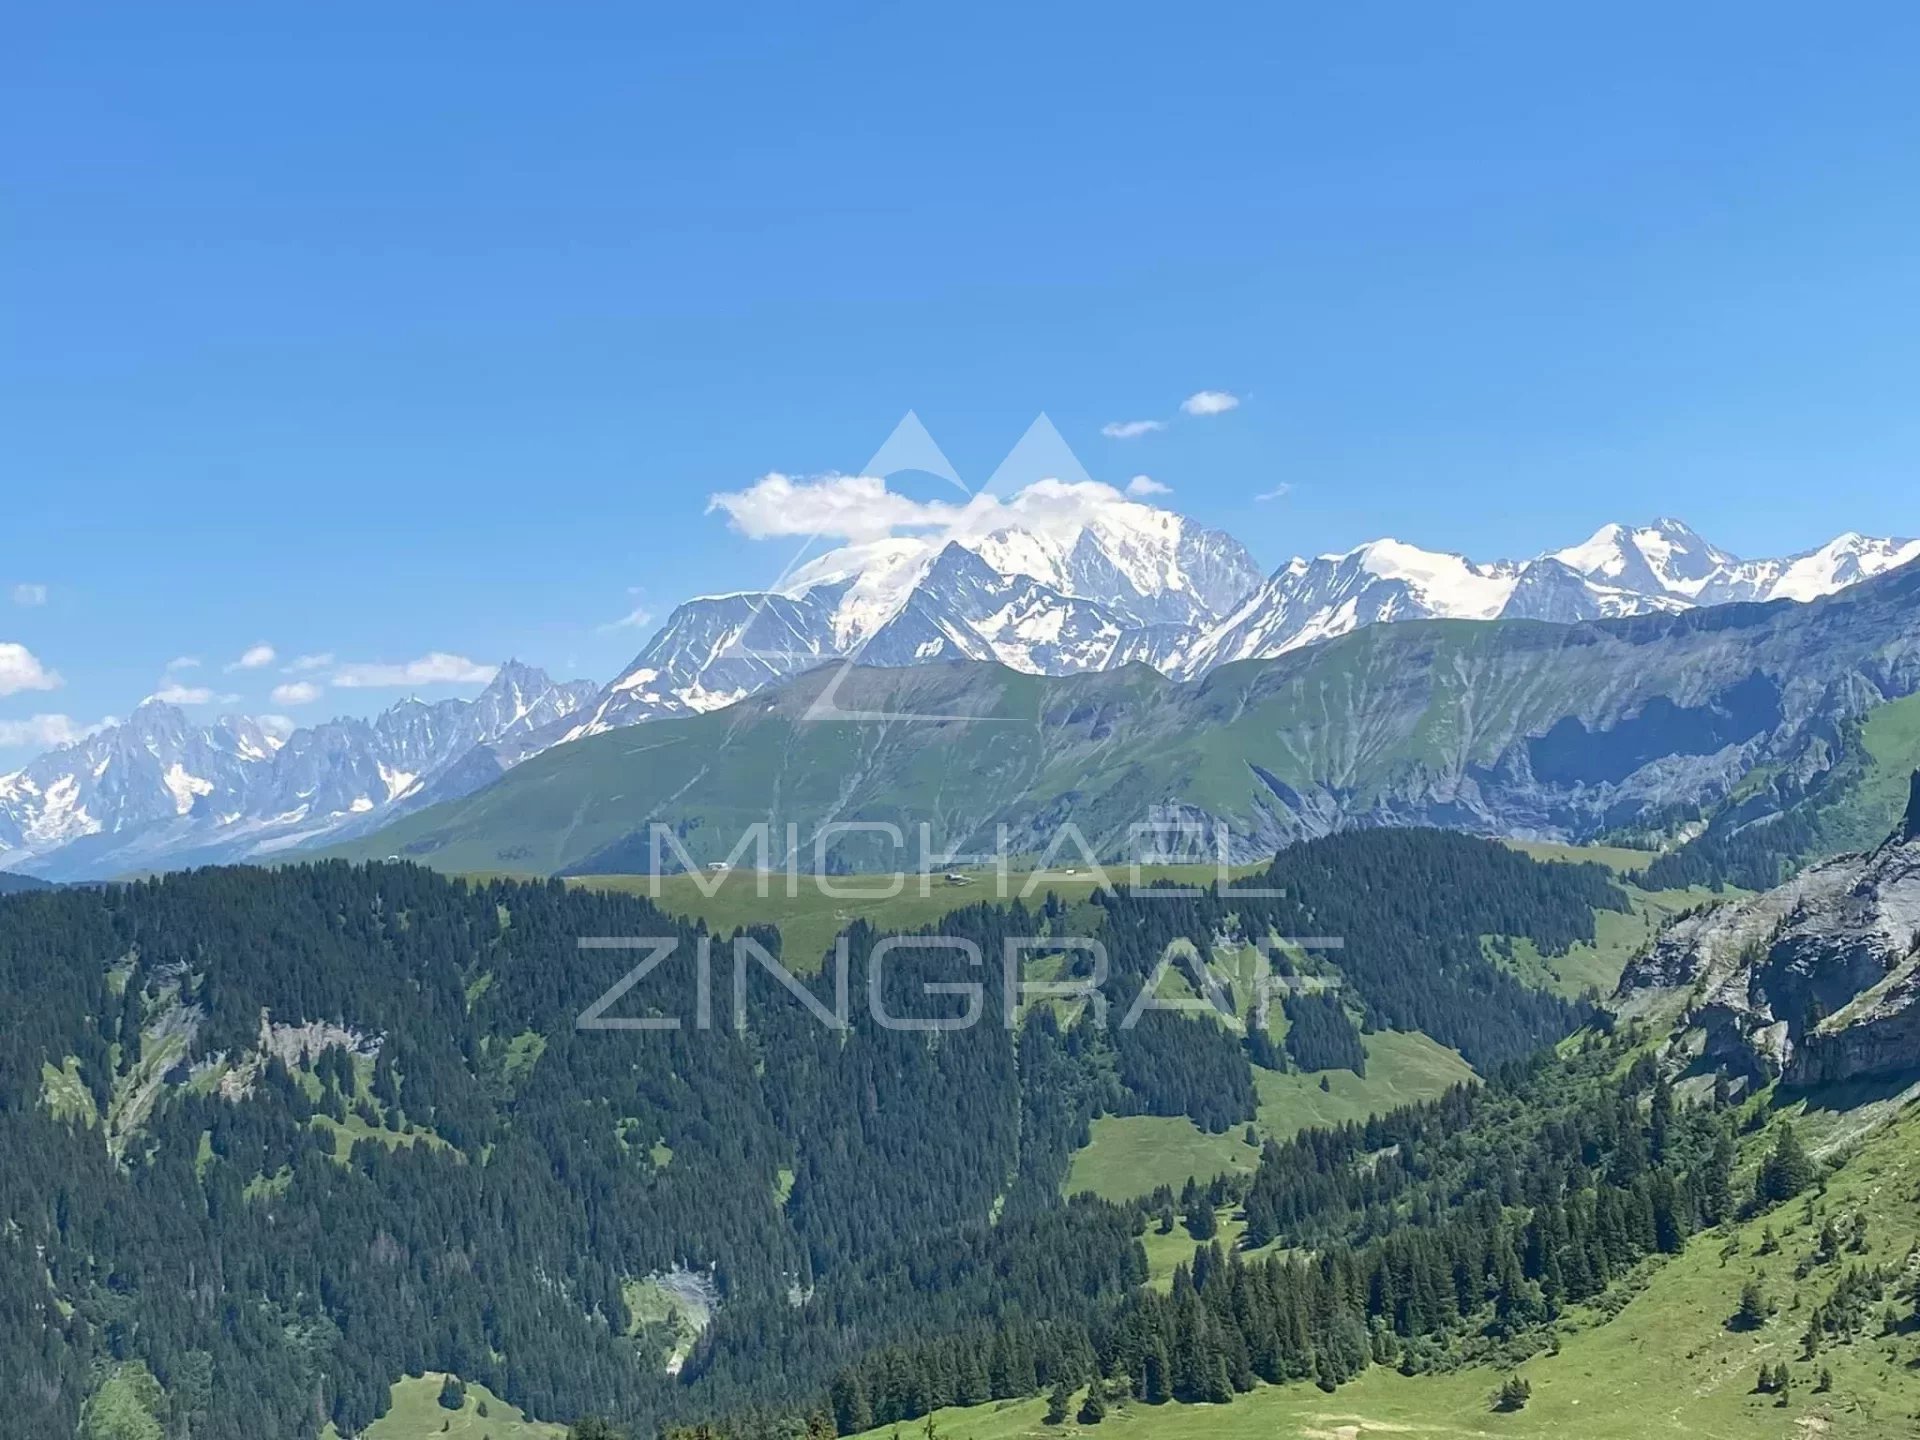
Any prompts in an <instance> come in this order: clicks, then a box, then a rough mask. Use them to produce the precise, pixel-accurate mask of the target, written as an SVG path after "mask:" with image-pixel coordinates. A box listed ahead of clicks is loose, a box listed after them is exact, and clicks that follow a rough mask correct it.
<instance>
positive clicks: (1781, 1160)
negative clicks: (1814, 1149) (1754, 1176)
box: [1756, 1124, 1815, 1205]
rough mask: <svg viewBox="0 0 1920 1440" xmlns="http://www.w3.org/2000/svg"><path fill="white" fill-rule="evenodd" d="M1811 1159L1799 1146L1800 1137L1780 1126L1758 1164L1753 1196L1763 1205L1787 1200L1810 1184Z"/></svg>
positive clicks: (1787, 1126) (1811, 1177) (1789, 1127)
mask: <svg viewBox="0 0 1920 1440" xmlns="http://www.w3.org/2000/svg"><path fill="white" fill-rule="evenodd" d="M1814 1173H1815V1171H1814V1164H1813V1159H1812V1157H1811V1156H1809V1155H1808V1154H1807V1152H1806V1150H1805V1148H1804V1147H1803V1146H1802V1145H1801V1144H1800V1137H1799V1135H1798V1134H1796V1133H1795V1132H1794V1128H1793V1126H1792V1125H1790V1124H1783V1125H1781V1127H1780V1133H1779V1135H1778V1136H1776V1137H1775V1139H1774V1142H1773V1149H1772V1150H1771V1151H1769V1152H1768V1154H1767V1158H1766V1159H1765V1160H1763V1161H1762V1162H1761V1163H1760V1175H1759V1179H1758V1182H1757V1185H1756V1193H1757V1196H1758V1198H1759V1200H1760V1203H1761V1204H1763V1205H1777V1204H1779V1203H1780V1202H1781V1201H1783V1200H1791V1199H1792V1198H1793V1197H1794V1196H1796V1195H1798V1194H1799V1193H1800V1192H1801V1191H1802V1190H1804V1189H1806V1188H1807V1186H1809V1185H1811V1184H1812V1183H1813V1177H1814Z"/></svg>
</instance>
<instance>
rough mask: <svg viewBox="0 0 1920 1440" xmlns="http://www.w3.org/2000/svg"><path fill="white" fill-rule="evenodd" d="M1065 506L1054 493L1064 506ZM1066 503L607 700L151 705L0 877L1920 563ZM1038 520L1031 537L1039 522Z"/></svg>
mask: <svg viewBox="0 0 1920 1440" xmlns="http://www.w3.org/2000/svg"><path fill="white" fill-rule="evenodd" d="M1049 487H1052V488H1051V489H1049ZM1039 492H1045V493H1044V495H1043V498H1045V499H1047V500H1048V501H1049V502H1051V508H1048V507H1041V508H1040V509H1039V510H1037V511H1036V510H1032V509H1029V510H1027V511H1021V512H1018V518H1019V521H1020V523H1006V522H1005V516H1006V513H1007V510H1005V509H1003V510H1002V511H1000V512H999V514H998V516H997V518H996V521H995V523H994V524H993V525H992V526H991V527H990V528H983V529H981V530H979V531H977V532H976V531H970V530H968V529H967V528H966V527H965V526H964V524H962V525H956V526H954V527H950V528H948V529H947V530H945V531H944V532H942V533H940V534H938V535H925V536H918V535H909V536H894V537H889V538H886V539H881V540H875V541H870V542H865V543H860V544H853V545H847V546H844V547H842V548H839V549H836V550H833V551H831V552H829V553H827V554H824V555H822V556H820V557H819V558H817V559H815V560H813V561H812V562H810V563H809V564H807V565H806V566H804V567H803V568H801V569H799V570H796V571H795V572H793V573H792V574H791V575H790V576H789V577H787V579H786V580H785V581H784V582H783V583H781V584H780V585H779V586H778V587H777V588H773V589H768V590H760V591H741V592H737V593H733V594H725V595H708V596H702V597H699V598H697V599H693V600H689V601H687V602H685V603H684V604H682V605H680V606H679V607H678V608H676V609H675V610H674V612H673V614H672V615H671V616H670V617H669V619H668V621H667V623H666V624H665V625H664V626H663V627H662V628H661V629H660V631H659V632H658V633H657V634H656V635H655V636H654V637H653V638H652V639H651V640H650V641H648V643H647V645H646V647H645V649H643V650H642V651H641V652H640V654H639V655H638V656H636V657H635V659H634V660H633V662H632V663H631V664H630V665H628V666H627V668H626V669H625V670H624V671H623V672H622V673H621V674H620V676H619V677H618V678H617V679H615V680H614V681H613V682H612V683H611V684H609V685H606V686H604V687H598V686H595V685H593V684H592V683H590V682H586V681H575V682H572V683H569V684H555V683H554V682H553V681H551V680H549V679H548V678H547V676H545V675H544V674H542V673H541V672H540V671H538V670H534V669H531V668H529V667H526V666H522V665H517V664H508V665H506V666H503V667H501V669H500V670H499V672H498V673H497V674H496V675H495V676H494V678H493V680H492V682H491V683H490V684H489V685H488V686H487V688H486V689H485V690H484V691H482V692H481V693H480V695H478V696H477V697H476V698H475V699H473V700H471V701H464V700H442V701H439V702H436V703H433V704H426V703H422V702H420V701H418V700H408V701H404V702H402V703H401V704H399V705H396V706H394V707H393V708H391V709H390V710H387V711H385V712H384V713H382V714H380V715H378V716H375V717H374V718H373V719H371V720H359V719H342V720H333V721H329V722H327V723H326V724H323V725H315V726H312V727H309V728H303V729H298V730H294V731H293V732H292V733H291V734H286V735H281V734H278V733H275V732H273V731H271V730H269V729H268V728H266V727H263V726H262V725H260V724H259V723H257V722H255V721H252V720H248V719H244V718H237V717H234V718H224V719H220V720H216V721H213V722H211V723H205V724H203V723H200V722H197V721H193V720H190V719H189V718H188V717H187V716H186V715H185V714H183V713H182V712H181V711H179V710H177V709H175V708H173V707H172V706H169V705H164V704H160V703H158V702H155V701H149V702H147V703H146V704H143V705H142V706H140V707H139V708H138V709H137V710H135V711H134V713H133V714H132V716H130V717H129V718H128V719H127V721H126V722H124V723H123V724H120V725H117V726H114V727H112V728H109V729H106V730H102V731H100V732H99V733H97V734H95V735H92V736H90V737H88V738H86V739H84V740H81V741H78V742H76V743H74V744H72V745H69V746H66V747H64V748H62V749H59V750H55V751H52V752H50V753H49V754H46V755H43V756H41V757H40V758H39V759H37V760H35V761H33V762H32V763H30V764H28V765H27V766H26V767H24V768H23V769H20V770H17V771H15V772H13V773H12V774H8V775H0V869H11V870H20V871H27V872H30V873H38V874H43V875H49V876H53V877H56V878H77V877H92V876H102V875H114V874H121V873H125V872H128V871H133V870H139V869H143V868H150V867H159V866H170V865H171V866H177V865H181V864H190V863H201V862H208V861H214V860H232V859H245V858H249V857H258V856H263V855H268V854H274V853H278V852H281V851H285V850H290V849H297V848H299V847H301V846H304V845H307V844H311V843H314V842H317V841H326V840H333V839H339V838H342V837H345V836H349V835H354V834H359V833H364V832H367V831H371V830H373V829H375V828H377V827H378V826H380V825H383V824H385V823H387V822H388V821H389V820H391V819H394V818H396V817H397V816H399V815H402V814H405V813H406V812H408V811H409V810H413V809H417V808H419V807H421V806H424V805H428V804H432V803H434V802H436V801H439V800H445V799H452V798H455V797H457V796H460V795H463V794H466V793H469V792H471V791H474V790H477V789H479V788H480V787H482V786H484V785H487V784H490V783H491V782H492V781H494V780H496V779H498V778H499V777H500V776H501V775H502V774H503V773H504V772H505V771H506V770H508V769H510V768H511V767H513V766H514V765H517V764H518V763H520V762H521V761H522V760H524V759H526V758H527V757H529V756H531V755H535V754H538V753H540V752H541V751H543V750H546V749H548V748H550V747H552V746H554V745H558V744H563V743H566V742H567V741H570V740H574V739H578V738H580V737H582V736H585V735H592V734H597V733H600V732H601V731H605V730H610V729H614V728H617V727H621V726H626V725H633V724H636V723H639V722H642V721H647V720H657V719H663V718H671V717H674V716H684V715H691V714H697V713H700V712H703V711H708V710H714V709H718V708H720V707H723V706H726V705H730V704H732V703H734V702H735V701H737V700H739V699H742V698H743V697H745V696H747V695H749V694H752V693H753V692H755V691H757V690H759V689H761V688H763V687H765V686H767V685H770V684H774V683H776V682H778V681H781V680H784V679H786V678H789V677H791V676H793V675H796V674H798V673H800V672H802V671H805V670H809V669H813V668H815V667H817V666H819V665H822V664H825V663H827V662H830V661H835V660H854V661H858V662H860V663H862V664H867V665H878V666H889V667H900V666H911V665H918V664H925V663H930V662H933V661H938V660H952V659H972V660H981V661H995V662H998V663H1000V664H1003V665H1007V666H1010V667H1012V668H1014V669H1018V670H1022V671H1027V672H1030V673H1036V674H1052V675H1063V674H1071V673H1075V672H1079V671H1086V670H1108V669H1114V668H1117V667H1119V666H1122V665H1129V664H1146V665H1150V666H1153V667H1154V668H1155V669H1158V670H1160V671H1162V672H1164V673H1166V674H1168V675H1172V676H1175V677H1177V678H1182V679H1191V678H1195V677H1198V676H1200V675H1202V674H1205V673H1206V672H1207V671H1209V670H1211V669H1212V668H1214V667H1215V666H1217V665H1221V664H1225V663H1228V662H1230V661H1235V660H1247V659H1262V658H1268V657H1272V656H1276V655H1281V654H1284V653H1286V652H1288V651H1290V650H1296V649H1299V648H1301V647H1302V646H1307V645H1312V644H1316V643H1318V642H1320V641H1324V640H1330V639H1333V638H1334V637H1336V636H1339V635H1344V634H1346V633H1348V632H1349V631H1352V630H1355V629H1358V628H1360V627H1361V626H1365V625H1377V624H1386V623H1391V622H1395V621H1401V620H1419V619H1433V618H1453V619H1470V620H1493V619H1502V618H1504V619H1516V618H1517V619H1529V620H1541V621H1552V622H1557V623H1576V622H1581V621H1588V620H1601V619H1609V618H1614V617H1620V616H1628V615H1639V614H1647V613H1660V612H1675V611H1680V610H1686V609H1690V608H1693V607H1695V606H1700V605H1716V604H1724V603H1728V602H1734V601H1749V600H1758V601H1764V600H1782V599H1791V600H1802V601H1804V600H1811V599H1814V598H1817V597H1819V596H1822V595H1828V594H1832V593H1833V592H1834V591H1836V590H1840V589H1843V588H1845V587H1846V586H1848V585H1852V584H1854V583H1856V582H1858V581H1860V580H1863V579H1866V578H1868V577H1870V576H1872V575H1876V574H1879V573H1880V572H1882V571H1885V570H1889V569H1892V568H1894V567H1896V566H1899V565H1902V564H1906V563H1908V562H1910V561H1920V541H1913V540H1886V539H1873V538H1870V537H1867V536H1862V535H1858V534H1852V533H1849V534H1846V535H1842V536H1840V537H1838V538H1837V539H1835V540H1833V541H1831V542H1829V543H1828V544H1826V545H1823V546H1821V547H1819V548H1818V549H1815V550H1809V551H1806V552H1804V553H1802V554H1798V555H1792V556H1788V557H1786V558H1784V559H1774V560H1743V559H1740V558H1739V557H1737V556H1734V555H1731V554H1729V553H1728V552H1726V551H1724V550H1721V549H1719V548H1717V547H1715V546H1714V545H1712V544H1710V543H1708V542H1707V541H1706V540H1704V539H1702V538H1701V537H1700V536H1699V535H1698V534H1696V533H1695V532H1694V531H1693V530H1691V529H1689V528H1688V527H1687V526H1685V525H1683V524H1681V523H1680V522H1678V521H1675V520H1657V521H1655V522H1653V523H1652V524H1650V525H1645V526H1639V527H1630V526H1625V525H1607V526H1603V527H1602V528H1601V529H1600V530H1598V531H1596V532H1595V533H1594V534H1593V535H1592V536H1590V537H1589V538H1588V539H1587V540H1585V541H1583V542H1581V543H1580V544H1578V545H1572V546H1569V547H1567V548H1565V549H1561V550H1555V551H1551V552H1549V553H1547V554H1544V555H1541V556H1538V557H1536V558H1534V559H1532V560H1526V561H1508V560H1497V561H1489V562H1480V561H1475V560H1471V559H1469V558H1467V557H1466V556H1463V555H1455V554H1449V553H1445V552H1437V551H1431V550H1424V549H1421V548H1419V547H1418V546H1414V545H1410V544H1407V543H1405V542H1403V541H1399V540H1390V539H1389V540H1376V541H1373V542H1371V543H1369V544H1366V545H1362V546H1360V547H1358V548H1357V549H1354V550H1350V551H1347V552H1345V553H1344V554H1338V555H1322V556H1319V557H1318V558H1315V559H1296V560H1290V561H1288V562H1287V563H1286V564H1285V565H1282V566H1281V567H1280V568H1279V569H1278V570H1276V571H1274V572H1273V574H1272V575H1270V576H1267V577H1265V578H1264V579H1263V578H1262V577H1261V575H1260V573H1259V570H1258V569H1257V567H1256V566H1255V564H1254V562H1253V559H1252V557H1251V556H1250V555H1249V554H1248V552H1247V550H1246V548H1245V547H1244V546H1242V545H1241V544H1240V543H1239V542H1238V541H1236V540H1234V539H1233V538H1232V537H1231V536H1228V535H1225V534H1222V533H1221V532H1219V531H1215V530H1208V529H1205V528H1203V527H1201V526H1199V525H1196V524H1194V523H1193V522H1192V521H1190V520H1187V519H1184V518H1183V517H1181V516H1179V515H1176V514H1173V513H1172V512H1170V511H1165V510H1160V509H1156V508H1154V507H1152V506H1148V505H1143V504H1138V503H1135V502H1134V501H1132V500H1127V499H1123V498H1120V497H1118V496H1117V495H1116V494H1115V492H1113V491H1111V490H1108V489H1107V488H1106V487H1104V486H1087V485H1081V486H1072V485H1061V484H1059V483H1058V482H1052V481H1044V482H1041V484H1040V485H1039V486H1036V487H1031V489H1030V491H1029V492H1026V493H1029V494H1031V493H1039ZM1028 521H1031V523H1027V522H1028Z"/></svg>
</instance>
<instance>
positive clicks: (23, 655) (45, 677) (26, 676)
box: [0, 640, 66, 695]
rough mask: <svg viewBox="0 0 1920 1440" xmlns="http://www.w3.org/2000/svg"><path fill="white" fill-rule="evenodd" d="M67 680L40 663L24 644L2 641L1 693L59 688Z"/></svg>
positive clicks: (0, 642) (0, 660) (13, 693)
mask: <svg viewBox="0 0 1920 1440" xmlns="http://www.w3.org/2000/svg"><path fill="white" fill-rule="evenodd" d="M64 684H66V681H64V680H62V679H61V678H60V677H59V676H58V675H57V674H55V673H54V672H53V671H51V670H49V669H47V667H46V666H44V665H42V664H41V663H40V659H39V657H38V656H37V655H35V654H34V653H33V652H32V651H31V650H29V649H27V647H26V646H24V645H17V644H15V643H14V642H12V641H10V640H9V641H0V695H18V694H19V693H20V692H21V691H22V690H58V689H59V688H60V687H61V686H62V685H64Z"/></svg>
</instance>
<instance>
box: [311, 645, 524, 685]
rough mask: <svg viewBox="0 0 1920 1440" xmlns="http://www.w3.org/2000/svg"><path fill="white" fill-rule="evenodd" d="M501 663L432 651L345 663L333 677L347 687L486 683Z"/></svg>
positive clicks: (335, 682)
mask: <svg viewBox="0 0 1920 1440" xmlns="http://www.w3.org/2000/svg"><path fill="white" fill-rule="evenodd" d="M498 668H499V667H498V666H495V665H482V664H480V663H479V662H478V661H475V660H469V659H468V658H467V657H466V656H464V655H449V654H448V653H447V652H446V651H444V650H434V651H430V652H428V653H427V654H425V655H422V656H420V658H419V659H417V660H403V661H400V662H399V663H397V664H388V663H384V662H376V663H372V664H350V665H342V666H339V667H338V668H337V669H335V670H334V672H333V674H332V676H331V677H329V678H330V679H331V680H332V681H333V683H334V684H335V685H338V686H339V687H340V688H341V689H343V690H380V689H387V688H397V687H399V686H404V685H484V684H486V683H487V682H488V681H489V680H491V679H493V673H494V671H495V670H497V669H498Z"/></svg>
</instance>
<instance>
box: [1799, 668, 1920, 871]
mask: <svg viewBox="0 0 1920 1440" xmlns="http://www.w3.org/2000/svg"><path fill="white" fill-rule="evenodd" d="M1860 743H1861V746H1862V748H1863V749H1864V750H1865V751H1866V753H1867V756H1868V759H1869V761H1870V763H1869V764H1868V765H1867V767H1866V768H1865V769H1864V770H1863V771H1862V773H1861V775H1860V778H1859V781H1858V783H1857V784H1856V785H1855V786H1854V787H1853V788H1852V789H1851V790H1849V791H1848V793H1847V794H1846V796H1845V797H1844V799H1842V801H1841V802H1840V804H1838V805H1836V806H1834V807H1833V808H1832V809H1831V810H1827V811H1824V812H1822V813H1821V815H1820V822H1821V823H1820V837H1819V844H1818V847H1817V848H1818V849H1819V850H1820V851H1822V852H1824V853H1826V854H1837V853H1839V852H1841V851H1846V850H1866V849H1871V848H1872V847H1873V846H1875V845H1878V844H1879V843H1880V842H1881V841H1882V840H1884V839H1885V838H1886V837H1887V835H1888V833H1889V832H1890V831H1891V830H1892V829H1893V827H1894V826H1895V825H1896V824H1898V823H1899V821H1900V817H1901V816H1902V815H1904V814H1905V813H1906V808H1907V797H1908V795H1909V793H1910V792H1909V785H1910V783H1911V781H1912V777H1913V772H1914V771H1915V770H1920V695H1910V696H1908V697H1907V698H1906V699H1904V700H1894V701H1890V702H1889V703H1887V704H1885V705H1881V706H1878V707H1876V708H1875V709H1873V710H1871V711H1869V712H1868V714H1867V718H1866V720H1865V721H1864V722H1863V723H1862V725H1861V727H1860Z"/></svg>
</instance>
